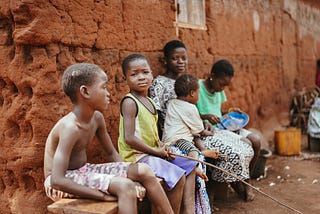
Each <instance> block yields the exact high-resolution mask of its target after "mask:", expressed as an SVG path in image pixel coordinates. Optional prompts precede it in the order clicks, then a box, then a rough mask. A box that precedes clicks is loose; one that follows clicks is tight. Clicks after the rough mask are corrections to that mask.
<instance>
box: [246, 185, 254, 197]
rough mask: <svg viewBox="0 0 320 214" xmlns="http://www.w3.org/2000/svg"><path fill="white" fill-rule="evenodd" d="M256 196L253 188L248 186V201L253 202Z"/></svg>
mask: <svg viewBox="0 0 320 214" xmlns="http://www.w3.org/2000/svg"><path fill="white" fill-rule="evenodd" d="M254 197H255V195H254V193H253V189H252V188H251V187H249V186H248V185H246V198H245V200H246V201H253V199H254Z"/></svg>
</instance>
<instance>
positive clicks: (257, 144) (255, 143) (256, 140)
mask: <svg viewBox="0 0 320 214" xmlns="http://www.w3.org/2000/svg"><path fill="white" fill-rule="evenodd" d="M248 139H249V140H250V141H251V143H252V147H253V149H254V150H255V151H259V150H260V148H261V139H260V137H259V136H258V135H256V134H253V133H252V134H250V135H248Z"/></svg>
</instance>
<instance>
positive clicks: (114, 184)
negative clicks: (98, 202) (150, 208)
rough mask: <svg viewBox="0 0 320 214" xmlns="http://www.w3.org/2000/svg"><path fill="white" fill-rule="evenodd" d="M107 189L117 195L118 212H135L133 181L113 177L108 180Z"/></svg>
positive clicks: (134, 213)
mask: <svg viewBox="0 0 320 214" xmlns="http://www.w3.org/2000/svg"><path fill="white" fill-rule="evenodd" d="M108 191H109V192H110V193H111V194H114V195H116V196H117V197H118V207H119V210H118V213H119V214H127V213H132V214H136V213H137V196H136V190H135V183H134V182H133V181H131V180H130V179H128V178H123V177H114V178H112V179H111V181H110V184H109V188H108Z"/></svg>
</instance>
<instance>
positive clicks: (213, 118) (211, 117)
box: [206, 114, 221, 124]
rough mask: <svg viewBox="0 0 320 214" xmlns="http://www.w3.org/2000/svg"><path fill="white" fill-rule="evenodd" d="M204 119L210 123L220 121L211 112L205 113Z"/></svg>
mask: <svg viewBox="0 0 320 214" xmlns="http://www.w3.org/2000/svg"><path fill="white" fill-rule="evenodd" d="M206 119H207V120H208V121H209V122H210V123H212V124H218V123H221V120H220V118H219V117H218V116H216V115H213V114H207V116H206Z"/></svg>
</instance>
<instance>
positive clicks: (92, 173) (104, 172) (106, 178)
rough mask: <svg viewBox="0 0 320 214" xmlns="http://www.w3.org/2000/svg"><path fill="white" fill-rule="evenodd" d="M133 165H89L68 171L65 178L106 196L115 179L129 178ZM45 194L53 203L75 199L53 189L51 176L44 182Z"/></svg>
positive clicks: (114, 163) (121, 163) (117, 163)
mask: <svg viewBox="0 0 320 214" xmlns="http://www.w3.org/2000/svg"><path fill="white" fill-rule="evenodd" d="M130 164H131V163H126V162H112V163H104V164H90V163H87V164H85V165H84V166H82V167H81V168H79V169H76V170H67V172H66V175H65V177H66V178H69V179H71V180H73V181H74V182H76V183H77V184H80V185H83V186H87V187H90V188H92V189H98V190H100V191H102V192H104V193H106V194H109V193H108V187H109V184H110V181H111V179H112V178H113V177H115V176H118V177H125V178H126V177H127V171H128V167H129V165H130ZM44 187H45V192H46V194H47V196H48V197H49V198H51V199H52V200H53V201H58V200H60V199H62V198H73V197H75V196H74V195H71V194H69V193H66V192H62V191H60V190H56V189H54V188H52V187H51V175H49V176H48V177H47V178H46V180H45V182H44Z"/></svg>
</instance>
